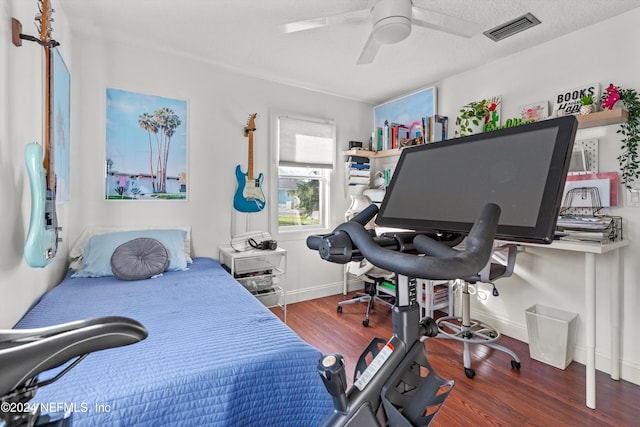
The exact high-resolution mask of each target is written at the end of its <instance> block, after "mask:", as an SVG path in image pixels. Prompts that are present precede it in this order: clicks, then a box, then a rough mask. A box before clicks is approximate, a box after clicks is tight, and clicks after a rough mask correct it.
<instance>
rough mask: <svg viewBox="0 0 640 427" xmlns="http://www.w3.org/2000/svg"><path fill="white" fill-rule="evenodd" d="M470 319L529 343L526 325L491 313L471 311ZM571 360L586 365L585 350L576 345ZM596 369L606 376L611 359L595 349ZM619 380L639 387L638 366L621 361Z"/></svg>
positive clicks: (639, 373) (639, 371)
mask: <svg viewBox="0 0 640 427" xmlns="http://www.w3.org/2000/svg"><path fill="white" fill-rule="evenodd" d="M471 317H472V318H474V319H477V320H480V321H482V322H484V323H486V324H488V325H491V326H493V327H495V328H496V329H498V330H499V331H500V333H502V334H503V335H506V336H508V337H510V338H514V339H517V340H518V341H522V342H525V343H529V336H528V334H527V326H526V324H525V325H523V324H519V323H515V322H512V321H510V320H509V319H505V318H502V317H500V316H496V315H494V314H493V313H487V312H482V311H476V310H472V312H471ZM573 360H574V361H575V362H578V363H580V364H583V365H584V364H586V362H587V355H586V348H585V347H583V346H580V345H576V346H575V347H574V349H573ZM596 369H597V370H599V371H602V372H605V373H607V374H610V373H611V357H610V356H609V355H608V354H602V353H600V352H598V349H596ZM620 378H621V379H623V380H625V381H629V382H631V383H633V384H638V385H640V366H638V365H637V364H634V363H631V362H627V361H625V360H622V361H621V362H620Z"/></svg>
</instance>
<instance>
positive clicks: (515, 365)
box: [511, 360, 521, 371]
mask: <svg viewBox="0 0 640 427" xmlns="http://www.w3.org/2000/svg"><path fill="white" fill-rule="evenodd" d="M520 366H521V365H520V362H518V361H516V360H512V361H511V367H512V368H513V369H517V370H518V371H519V370H520Z"/></svg>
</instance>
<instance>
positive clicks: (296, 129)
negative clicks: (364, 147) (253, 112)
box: [279, 117, 335, 169]
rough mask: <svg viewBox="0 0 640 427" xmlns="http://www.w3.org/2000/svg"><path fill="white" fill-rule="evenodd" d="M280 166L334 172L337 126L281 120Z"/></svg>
mask: <svg viewBox="0 0 640 427" xmlns="http://www.w3.org/2000/svg"><path fill="white" fill-rule="evenodd" d="M279 125H280V129H279V135H280V141H279V142H280V148H279V153H280V156H279V157H280V158H279V165H280V166H297V167H301V166H302V167H310V168H319V169H333V164H334V158H335V131H334V129H335V127H334V125H333V123H330V122H316V121H311V120H305V119H298V118H293V117H280V120H279Z"/></svg>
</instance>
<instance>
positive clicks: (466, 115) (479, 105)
mask: <svg viewBox="0 0 640 427" xmlns="http://www.w3.org/2000/svg"><path fill="white" fill-rule="evenodd" d="M489 107H490V105H489V101H487V100H486V99H483V100H481V101H473V102H470V103H468V104H467V105H465V106H464V107H462V108H461V109H460V114H458V117H456V125H457V126H458V127H459V129H460V131H459V132H458V131H456V135H459V136H467V135H471V134H474V133H478V132H482V127H483V126H484V123H485V120H486V118H487V116H488V115H489V114H490V110H489Z"/></svg>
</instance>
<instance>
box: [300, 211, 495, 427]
mask: <svg viewBox="0 0 640 427" xmlns="http://www.w3.org/2000/svg"><path fill="white" fill-rule="evenodd" d="M377 212H378V208H377V206H375V205H370V206H369V207H367V208H366V209H364V210H363V211H362V212H361V213H360V214H359V215H357V216H356V217H354V218H353V219H352V220H351V221H348V222H345V223H343V224H341V225H339V226H338V227H337V228H336V229H335V230H333V232H332V233H330V234H326V235H321V236H310V237H309V238H308V239H307V246H308V247H309V248H310V249H313V250H317V251H318V252H319V254H320V256H321V258H323V259H324V260H327V261H330V262H334V263H339V264H345V263H347V262H350V261H352V260H359V259H362V258H366V259H367V260H369V261H370V262H371V263H372V264H374V265H375V266H377V267H380V268H383V269H385V270H388V271H392V272H394V273H395V275H396V305H395V306H394V307H393V311H392V321H393V336H392V337H391V339H389V340H388V341H386V342H385V341H383V340H380V339H374V340H373V341H372V342H371V344H370V345H369V347H367V349H366V350H365V352H364V353H363V354H362V356H361V357H360V360H359V362H358V364H357V366H356V374H355V377H354V382H353V386H352V387H351V388H350V389H349V390H347V381H346V374H345V366H344V359H343V358H342V356H341V355H339V354H326V355H323V356H322V357H321V359H320V361H319V363H318V372H319V374H320V377H321V378H322V381H323V382H324V385H325V387H326V389H327V391H328V392H329V394H330V395H331V397H332V399H333V405H334V409H333V411H332V412H331V413H330V414H329V415H328V416H327V417H326V418H325V420H324V421H323V424H322V425H323V426H327V427H328V426H366V427H370V426H381V425H389V426H393V427H397V426H426V425H429V424H430V423H431V421H432V420H433V418H434V417H435V416H436V414H437V413H438V411H439V410H440V408H441V407H442V404H443V403H444V401H445V399H446V398H447V396H448V395H449V393H450V392H451V390H452V388H453V386H454V383H453V381H446V380H443V379H442V378H440V377H439V376H438V375H437V374H436V373H435V372H434V370H433V369H432V368H431V366H430V365H429V363H428V361H427V359H426V355H425V348H424V340H426V339H427V338H428V337H434V336H436V335H437V334H438V327H437V325H436V323H435V321H434V320H433V319H431V318H429V317H426V318H424V319H420V309H419V305H418V303H417V299H416V295H417V293H416V279H433V280H453V279H458V278H461V277H462V278H464V277H470V276H474V275H476V274H478V272H479V271H480V270H482V268H483V267H484V266H485V265H486V264H487V262H488V261H489V259H490V256H491V251H492V245H493V240H494V237H495V233H496V229H497V226H498V219H499V217H500V208H499V207H498V206H497V205H496V204H491V203H490V204H487V205H486V206H485V207H484V208H483V210H482V212H481V213H480V215H479V217H478V219H477V220H476V222H475V223H474V225H473V227H472V228H471V230H470V232H469V234H468V237H467V242H466V245H465V249H464V250H463V251H457V250H455V249H452V248H451V246H453V245H454V244H455V243H458V242H459V241H460V239H459V236H458V235H448V236H442V235H433V234H432V235H427V234H420V233H412V234H411V236H408V235H407V234H406V233H403V234H402V236H401V237H400V236H398V235H395V236H394V235H389V236H384V235H383V236H381V237H376V236H374V235H372V234H371V233H370V232H369V231H368V230H366V229H365V228H364V226H365V225H366V224H367V223H368V222H369V221H370V220H371V219H373V217H374V216H375V215H376V214H377ZM409 237H410V238H409ZM408 250H411V252H412V253H408V252H407V251H408ZM416 252H417V253H416ZM371 359H372V360H371ZM367 360H371V362H370V363H369V364H367V363H366V361H367ZM381 405H382V408H383V411H380V406H381ZM381 418H382V419H381Z"/></svg>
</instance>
